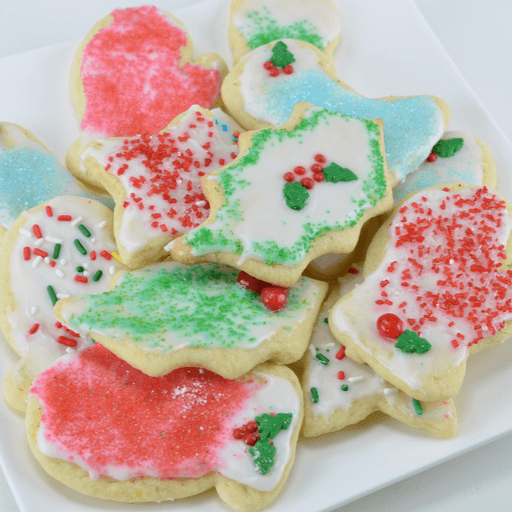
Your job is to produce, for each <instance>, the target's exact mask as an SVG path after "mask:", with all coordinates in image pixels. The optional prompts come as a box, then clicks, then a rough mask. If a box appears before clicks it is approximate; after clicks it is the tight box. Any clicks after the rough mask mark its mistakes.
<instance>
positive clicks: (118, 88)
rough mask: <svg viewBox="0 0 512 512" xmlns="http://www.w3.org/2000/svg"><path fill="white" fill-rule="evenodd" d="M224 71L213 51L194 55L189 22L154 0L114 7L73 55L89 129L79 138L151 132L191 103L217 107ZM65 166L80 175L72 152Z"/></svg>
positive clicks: (74, 85)
mask: <svg viewBox="0 0 512 512" xmlns="http://www.w3.org/2000/svg"><path fill="white" fill-rule="evenodd" d="M226 70H227V68H226V64H225V63H224V61H223V60H222V59H221V57H219V56H218V55H216V54H213V53H205V54H202V55H200V56H199V57H198V58H197V59H196V60H195V61H194V60H193V47H192V41H191V39H190V37H189V35H188V32H187V29H186V28H185V26H184V25H183V24H182V23H181V22H180V21H179V20H178V19H176V18H175V17H174V16H172V15H171V14H169V13H167V12H165V11H163V10H161V9H158V8H156V7H154V6H149V5H146V6H141V7H130V8H126V9H116V10H114V11H113V12H112V13H111V14H109V15H108V16H106V17H105V18H103V19H102V20H101V21H99V22H98V23H97V24H96V25H94V27H93V28H92V29H91V31H90V32H89V34H88V35H87V36H86V38H85V39H84V40H83V41H82V43H81V44H80V46H79V48H78V50H77V52H76V54H75V58H74V61H73V65H72V69H71V84H70V87H71V97H72V99H73V103H74V106H75V109H76V112H77V114H78V118H79V120H80V127H81V131H82V133H83V139H82V140H81V141H80V140H79V141H77V142H76V143H75V144H78V145H83V144H85V143H87V142H88V141H89V140H91V139H92V138H98V137H134V136H137V135H146V136H147V135H152V134H154V133H157V132H159V131H160V130H162V129H164V128H165V127H166V126H167V125H168V124H169V123H170V122H171V121H172V119H174V118H175V117H176V116H178V115H179V114H181V113H182V112H184V111H185V110H187V109H188V108H190V107H191V106H192V105H195V104H197V105H200V106H201V107H204V108H211V107H213V106H214V105H216V104H218V102H219V95H220V84H221V80H222V75H223V74H224V73H225V71H226ZM67 165H68V167H69V168H70V170H71V172H72V173H73V174H75V175H76V176H77V177H78V178H79V179H80V178H81V177H82V176H81V174H80V162H79V161H76V160H75V159H73V154H71V155H70V156H69V157H68V159H67ZM89 184H90V185H91V186H93V187H94V186H96V187H98V183H95V182H90V183H89Z"/></svg>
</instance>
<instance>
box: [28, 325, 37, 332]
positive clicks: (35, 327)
mask: <svg viewBox="0 0 512 512" xmlns="http://www.w3.org/2000/svg"><path fill="white" fill-rule="evenodd" d="M37 329H39V324H34V325H33V326H32V327H31V328H30V330H29V331H28V333H29V334H34V333H35V332H36V331H37Z"/></svg>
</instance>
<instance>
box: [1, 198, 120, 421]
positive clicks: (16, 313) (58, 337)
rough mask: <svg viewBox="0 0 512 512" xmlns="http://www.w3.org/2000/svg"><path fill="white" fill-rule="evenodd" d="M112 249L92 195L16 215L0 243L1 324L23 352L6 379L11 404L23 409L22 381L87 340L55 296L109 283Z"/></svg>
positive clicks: (115, 266)
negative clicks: (60, 315)
mask: <svg viewBox="0 0 512 512" xmlns="http://www.w3.org/2000/svg"><path fill="white" fill-rule="evenodd" d="M115 250H116V244H115V241H114V235H113V230H112V211H111V210H110V209H109V208H107V207H106V206H104V205H103V204H101V203H99V202H98V201H95V200H93V199H87V198H83V197H76V196H58V197H56V198H54V199H51V200H50V201H47V202H45V203H43V204H41V205H38V206H36V207H34V208H32V209H30V210H29V211H27V212H24V214H23V215H21V216H20V218H19V219H17V220H16V221H15V222H14V224H13V225H12V226H11V228H10V229H9V231H8V232H7V234H6V235H5V238H4V240H3V243H2V246H1V249H0V262H1V268H0V283H1V285H2V289H3V293H2V294H1V296H0V304H1V312H0V328H1V329H2V332H3V333H4V335H5V338H6V339H7V341H8V342H9V344H10V345H11V347H12V348H13V349H14V350H15V352H16V353H17V354H19V355H20V356H21V358H22V359H21V360H20V362H19V363H18V364H17V365H16V366H15V367H14V368H13V369H12V370H11V372H10V373H9V374H8V376H7V378H6V380H5V381H4V388H3V391H4V396H5V397H6V398H7V401H8V402H9V404H10V405H11V406H12V407H13V408H15V409H17V410H21V411H23V410H24V408H25V407H26V403H25V399H26V391H27V386H28V385H29V384H30V382H32V380H33V378H34V377H35V376H36V375H37V374H38V373H40V372H41V371H42V370H44V369H45V368H47V367H48V366H49V365H51V364H52V363H53V362H54V361H55V360H56V359H57V358H58V357H60V356H61V355H62V354H65V353H66V352H68V351H70V350H72V351H74V350H79V349H82V348H84V347H86V346H88V345H90V344H91V343H92V339H91V338H90V337H89V336H86V335H83V336H82V335H79V334H78V333H77V332H75V331H73V330H71V329H67V328H65V327H64V326H62V324H60V322H58V321H57V319H56V318H55V316H54V314H53V306H54V304H55V303H56V302H57V300H59V299H60V298H64V297H69V296H72V295H78V294H81V293H88V292H90V293H100V292H103V291H106V290H108V289H109V283H110V278H111V276H112V275H113V274H114V273H115V272H116V271H118V270H121V269H123V268H125V267H124V265H121V264H120V263H119V262H118V261H117V260H116V259H115V258H113V256H112V252H113V251H115Z"/></svg>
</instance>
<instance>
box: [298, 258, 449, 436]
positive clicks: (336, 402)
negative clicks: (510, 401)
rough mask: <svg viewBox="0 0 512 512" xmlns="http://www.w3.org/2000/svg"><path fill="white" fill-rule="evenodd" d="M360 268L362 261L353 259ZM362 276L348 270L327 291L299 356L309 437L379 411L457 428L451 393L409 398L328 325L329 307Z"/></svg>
mask: <svg viewBox="0 0 512 512" xmlns="http://www.w3.org/2000/svg"><path fill="white" fill-rule="evenodd" d="M351 268H354V269H359V268H360V265H354V266H353V267H351ZM361 282H362V276H361V273H359V274H353V273H347V274H346V275H345V276H344V277H343V278H341V279H340V280H339V281H338V282H336V284H335V285H334V287H333V288H332V290H331V292H330V293H329V297H328V299H327V300H326V301H325V302H324V304H323V305H322V309H321V310H320V314H319V315H318V319H317V321H316V325H315V328H314V329H313V335H312V337H311V342H310V344H309V347H308V350H307V351H306V353H305V354H304V357H303V358H302V360H301V363H302V366H303V367H304V371H303V373H302V376H301V383H302V389H303V392H304V402H305V404H304V426H303V432H304V435H305V436H306V437H316V436H319V435H322V434H326V433H328V432H337V431H339V430H341V429H343V428H345V427H346V426H348V425H353V424H355V423H358V422H360V421H362V420H364V419H365V418H366V417H368V416H369V415H370V414H372V413H373V412H376V411H381V412H383V413H384V414H386V415H388V416H390V417H391V418H394V419H396V420H398V421H400V422H402V423H405V424H406V425H410V426H411V427H414V428H417V429H420V430H425V431H427V432H430V433H431V434H433V435H435V436H437V437H441V438H449V437H453V436H454V435H455V434H456V432H457V412H456V409H455V404H454V402H453V400H452V399H449V400H446V401H437V402H427V401H420V400H416V399H414V398H411V397H410V396H408V395H407V394H406V393H404V392H403V391H401V390H399V389H398V388H397V387H395V386H393V385H391V384H390V383H389V382H387V381H386V380H385V379H383V378H382V377H380V376H379V375H377V374H376V373H375V371H374V370H372V369H371V368H370V367H369V366H368V365H366V364H364V363H357V362H356V361H354V360H353V359H350V358H349V357H348V356H347V355H346V353H345V347H344V346H342V345H340V343H339V342H338V341H337V340H336V338H335V337H334V336H333V334H332V333H331V331H330V329H329V311H330V309H331V308H332V306H333V305H334V303H335V302H336V301H337V299H338V298H339V297H340V294H343V295H344V294H345V293H348V291H350V290H351V289H353V288H354V287H355V286H357V285H359V284H360V283H361Z"/></svg>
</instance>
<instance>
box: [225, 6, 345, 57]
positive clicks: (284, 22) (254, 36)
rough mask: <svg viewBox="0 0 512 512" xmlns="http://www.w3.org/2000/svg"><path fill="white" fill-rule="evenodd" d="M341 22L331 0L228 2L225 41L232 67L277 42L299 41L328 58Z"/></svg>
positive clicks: (336, 41)
mask: <svg viewBox="0 0 512 512" xmlns="http://www.w3.org/2000/svg"><path fill="white" fill-rule="evenodd" d="M340 32H341V23H340V18H339V15H338V11H337V9H336V5H335V4H334V2H333V1H332V0H317V1H315V2H314V5H313V4H312V3H311V2H310V1H309V0H277V1H269V0H232V2H231V14H230V23H229V40H230V42H231V46H232V47H233V61H234V63H235V64H236V63H237V62H238V61H239V60H240V58H241V57H242V56H244V55H245V54H246V53H248V52H250V51H251V50H255V49H256V48H259V47H260V46H263V45H265V44H268V43H271V42H272V41H276V40H278V39H285V38H287V39H300V40H301V41H307V42H308V43H311V44H313V45H314V46H316V47H317V48H318V49H319V50H321V51H323V52H324V53H325V54H326V55H332V52H333V50H334V48H335V47H336V45H337V43H338V40H339V38H340Z"/></svg>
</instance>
